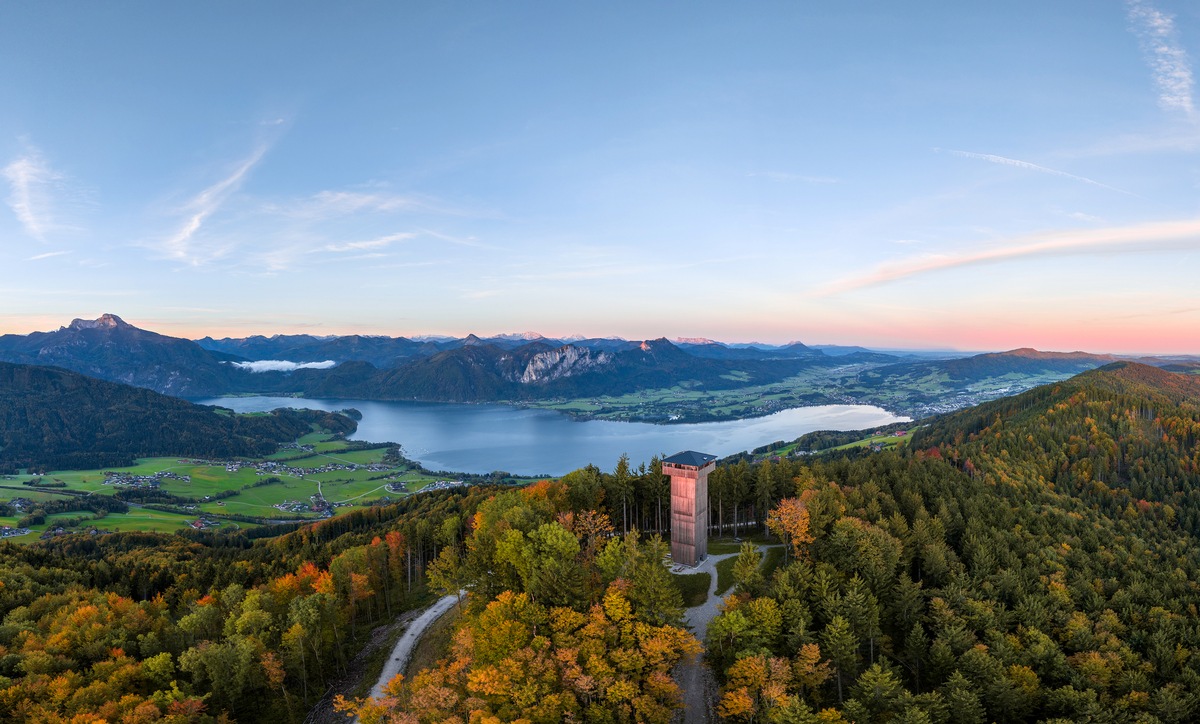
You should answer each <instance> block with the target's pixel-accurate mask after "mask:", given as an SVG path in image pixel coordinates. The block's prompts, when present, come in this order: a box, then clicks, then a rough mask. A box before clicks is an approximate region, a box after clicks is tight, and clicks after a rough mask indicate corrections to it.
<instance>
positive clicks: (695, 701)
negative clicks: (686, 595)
mask: <svg viewBox="0 0 1200 724" xmlns="http://www.w3.org/2000/svg"><path fill="white" fill-rule="evenodd" d="M758 550H759V552H762V550H763V546H759V547H758ZM737 555H738V554H737V553H722V554H721V555H710V556H709V557H707V558H705V559H704V560H703V561H701V562H700V565H698V566H696V567H695V568H685V567H683V566H679V567H678V568H677V571H676V572H678V573H681V574H691V573H708V574H710V575H711V576H712V581H711V582H710V583H709V584H708V598H707V599H705V601H704V603H702V604H700V605H699V606H694V607H692V608H689V609H687V610H685V611H684V612H683V620H684V622H685V623H687V625H688V627H689V628H691V629H692V633H694V634H696V638H698V639H700V642H701V643H704V637H705V636H706V635H707V634H708V622H709V621H712V620H713V619H714V618H716V616H717V608H718V607H719V606H720V605H721V601H722V598H721V597H720V596H718V595H717V563H718V562H719V561H723V560H725V559H726V558H733V557H735V556H737ZM673 674H674V678H675V683H677V684H679V688H680V689H681V690H682V691H683V714H682V719H680V718H679V717H676V719H677V720H681V721H683V723H684V724H703V723H705V722H710V721H716V720H717V715H716V713H715V712H713V711H712V705H713V703H715V702H716V699H717V680H716V679H715V678H714V677H713V673H712V669H710V668H708V666H707V665H706V664H705V663H704V659H703V656H702V655H701V656H693V657H691V658H690V659H688V660H687V661H683V662H680V664H679V665H678V666H676V667H675V671H674V672H673Z"/></svg>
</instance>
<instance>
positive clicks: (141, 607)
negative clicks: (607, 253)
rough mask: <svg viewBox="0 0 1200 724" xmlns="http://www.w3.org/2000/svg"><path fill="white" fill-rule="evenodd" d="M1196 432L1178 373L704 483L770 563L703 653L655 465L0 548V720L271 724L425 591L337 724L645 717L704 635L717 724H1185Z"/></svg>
mask: <svg viewBox="0 0 1200 724" xmlns="http://www.w3.org/2000/svg"><path fill="white" fill-rule="evenodd" d="M1197 425H1200V390H1198V389H1197V387H1196V385H1195V384H1194V382H1193V381H1192V380H1190V379H1187V378H1183V377H1180V376H1176V375H1172V374H1171V373H1166V372H1162V371H1160V370H1154V369H1150V368H1146V367H1142V366H1139V365H1124V364H1118V365H1112V366H1110V367H1108V368H1105V369H1101V370H1097V371H1094V372H1089V373H1087V374H1083V375H1080V376H1078V377H1076V378H1073V379H1072V380H1069V381H1066V382H1062V383H1059V384H1057V385H1054V386H1048V387H1044V388H1039V389H1037V390H1033V391H1031V392H1029V393H1026V394H1024V395H1021V396H1018V397H1015V398H1012V399H1009V400H1003V401H999V402H995V403H991V404H988V405H984V406H981V407H979V408H975V409H972V410H967V411H963V412H961V413H958V414H955V415H952V416H948V417H946V418H943V419H940V420H936V421H933V422H932V423H931V424H929V425H928V426H927V427H925V428H923V429H922V430H921V431H920V433H919V434H918V435H917V437H915V438H914V439H913V441H912V444H911V445H910V446H908V447H907V448H905V449H902V450H898V451H885V452H877V453H870V452H867V451H861V450H860V451H849V452H846V453H841V454H833V455H821V456H810V457H808V458H806V459H805V460H804V461H803V462H801V461H798V460H791V459H782V460H777V461H770V462H766V463H763V464H761V465H749V464H748V463H747V462H746V461H744V460H743V461H739V462H738V463H736V464H732V465H726V466H723V467H719V468H718V469H717V471H716V472H714V473H713V477H712V478H711V481H715V484H714V485H713V486H711V488H710V495H711V496H713V498H712V500H711V501H710V509H711V510H712V511H713V513H712V514H713V521H712V522H713V533H714V534H716V533H718V532H719V531H720V529H722V528H723V529H724V531H725V532H726V533H731V532H732V531H733V530H734V529H735V525H736V527H737V528H736V529H738V530H740V531H741V532H742V534H743V535H745V534H748V533H752V532H758V533H762V532H764V530H766V529H769V530H771V531H772V532H773V533H774V534H776V535H777V536H779V539H778V540H779V542H780V543H782V544H784V545H785V546H786V551H787V556H786V558H785V559H784V560H783V561H782V562H778V561H777V564H776V565H773V566H772V568H771V569H770V570H767V569H765V568H762V567H760V565H759V564H760V562H759V561H758V560H757V559H756V557H757V555H758V554H757V553H756V552H755V551H753V550H752V549H746V550H745V552H744V553H743V556H742V558H741V559H739V561H738V564H737V565H735V566H734V568H733V571H734V577H735V578H736V580H737V585H736V588H735V589H734V590H733V592H732V593H731V594H730V595H729V596H727V597H726V598H725V600H724V602H723V604H722V609H721V613H720V614H719V615H718V616H717V618H715V619H714V620H713V621H712V622H711V623H710V624H709V627H708V635H707V637H706V640H705V641H703V642H697V641H696V640H695V639H694V638H693V637H692V636H691V635H690V634H688V632H687V631H686V630H685V629H683V628H681V627H680V625H679V624H680V621H681V618H680V614H681V608H682V605H683V604H682V600H681V598H680V592H679V590H678V588H677V587H676V586H675V585H674V582H673V579H672V578H671V576H670V574H669V573H668V572H667V570H666V569H665V568H664V567H663V565H662V555H663V552H664V548H663V545H662V543H661V542H660V541H659V540H658V538H657V537H656V533H659V532H660V533H661V534H662V536H663V537H666V536H667V535H669V531H667V529H666V525H667V519H668V518H669V516H663V515H661V513H662V511H663V510H664V508H663V507H661V504H660V499H661V496H662V490H663V485H662V482H663V479H662V476H661V475H660V474H659V471H658V469H657V466H656V465H651V466H649V468H646V469H642V468H639V469H636V470H631V469H630V468H629V466H628V465H627V464H625V463H624V461H622V462H620V463H618V465H617V466H616V468H615V469H614V471H613V472H612V473H607V472H602V471H600V470H599V469H598V468H594V467H588V468H583V469H580V470H578V471H576V472H574V473H571V474H570V475H567V476H565V477H564V478H563V480H562V481H559V482H543V483H537V484H534V485H532V486H529V487H527V488H524V489H521V490H495V489H493V490H481V489H472V490H471V491H469V492H457V493H439V494H432V495H429V496H417V497H415V498H412V499H410V500H408V501H406V503H405V504H403V505H401V506H393V507H390V508H378V509H372V510H370V511H366V512H362V513H354V514H352V515H351V516H345V517H338V518H334V519H332V520H330V521H326V522H325V523H322V524H319V525H317V526H315V527H308V528H303V529H301V530H298V531H296V532H293V533H289V534H288V535H285V536H282V537H278V538H273V539H262V540H256V541H251V540H249V538H248V537H247V536H246V535H245V534H240V535H239V536H234V537H232V538H230V537H222V536H218V535H213V534H203V535H189V536H175V537H167V536H148V535H144V534H142V535H139V534H125V535H112V536H104V537H100V538H83V537H66V538H63V539H59V540H57V541H54V542H53V543H50V544H40V545H35V546H30V547H25V548H18V547H16V546H10V545H0V562H2V564H3V565H0V583H3V587H0V611H2V612H3V622H2V623H0V677H3V678H0V719H14V720H41V721H68V720H71V718H72V717H76V716H81V715H93V716H104V717H107V718H108V720H109V721H152V720H154V719H155V718H156V717H160V716H161V717H165V719H163V720H166V721H193V720H204V719H205V718H208V717H218V716H222V715H227V716H229V717H232V718H234V719H236V720H238V721H247V722H250V721H288V720H296V721H298V720H300V719H302V718H303V712H304V711H305V710H306V708H307V707H308V706H310V705H311V704H313V703H314V702H315V700H316V699H317V698H319V696H320V693H321V692H323V691H324V687H325V686H327V682H328V681H329V680H330V679H331V678H332V677H334V676H335V675H336V674H337V673H338V672H339V671H340V670H342V669H343V667H344V666H345V662H346V660H347V659H348V658H349V657H351V656H352V655H353V653H354V651H356V650H357V648H358V647H360V646H361V645H362V641H363V640H364V635H365V631H366V630H368V629H369V628H370V627H371V626H373V625H376V624H377V623H379V622H382V621H386V620H390V618H391V617H392V616H394V615H395V613H396V612H397V611H399V610H401V609H403V608H405V607H409V606H412V605H415V604H417V603H418V602H419V600H421V599H420V598H419V596H420V595H421V593H422V592H423V588H422V586H423V581H424V580H425V579H426V578H427V579H428V582H429V585H430V587H431V588H432V589H433V590H440V591H444V592H450V591H458V590H460V589H464V590H466V591H467V592H468V593H467V595H466V596H465V598H464V600H463V601H462V607H463V615H462V616H461V617H460V619H459V622H458V624H457V628H456V632H455V633H454V635H453V638H452V643H451V645H450V649H449V651H448V652H447V655H446V659H445V661H444V662H443V664H442V665H441V666H439V667H437V668H434V669H430V670H428V671H425V672H423V673H419V674H417V675H415V676H414V677H413V678H412V679H411V680H398V681H396V682H394V683H393V685H392V686H391V687H390V689H389V696H388V697H387V698H385V699H383V700H381V701H377V702H363V703H358V704H356V703H355V702H353V701H347V702H345V706H349V707H351V708H357V709H358V710H360V711H361V713H362V714H363V715H364V721H396V722H406V723H408V722H442V721H463V722H466V721H480V722H483V721H513V720H516V719H517V718H523V719H524V720H527V721H531V722H556V721H563V720H566V719H572V720H576V721H598V722H633V721H646V722H666V721H670V719H671V717H672V715H673V712H674V711H675V709H676V707H677V705H678V698H679V694H680V690H679V685H678V684H677V683H676V682H675V681H673V679H672V677H671V676H670V672H671V670H672V667H673V665H674V664H675V663H677V662H678V661H680V660H681V659H682V658H683V657H686V656H689V655H691V654H692V652H694V651H696V650H697V649H698V647H699V645H700V644H701V643H702V644H703V646H704V648H705V656H706V658H707V660H708V662H709V663H710V664H711V665H712V667H713V669H714V671H715V674H716V677H717V680H718V682H719V689H720V690H719V692H718V693H717V698H716V700H715V701H714V707H715V710H716V711H717V712H718V713H719V714H720V715H721V716H722V717H723V718H724V719H725V720H728V721H744V722H817V721H824V722H837V721H854V722H929V723H930V724H952V723H954V724H957V723H959V722H971V723H983V722H990V721H998V722H1039V721H1048V722H1050V721H1053V722H1066V721H1081V722H1082V721H1090V722H1147V723H1150V722H1188V721H1195V720H1196V718H1197V717H1198V716H1200V613H1198V606H1200V584H1198V583H1197V581H1198V580H1200V556H1198V555H1197V551H1198V550H1200V539H1198V536H1197V533H1196V532H1194V530H1193V529H1194V523H1193V521H1194V520H1195V517H1196V515H1195V502H1194V499H1193V497H1192V496H1193V495H1194V488H1195V482H1196V480H1195V476H1196V474H1197V461H1198V460H1200V447H1198V446H1200V440H1198V439H1197V438H1196V436H1195V434H1194V432H1193V430H1195V429H1196V426H1197ZM735 520H736V524H735V523H734V521H735ZM635 529H636V530H637V531H640V533H639V532H635ZM626 531H628V532H626ZM267 534H269V532H268V533H267ZM769 560H774V557H769Z"/></svg>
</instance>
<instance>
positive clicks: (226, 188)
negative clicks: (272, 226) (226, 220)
mask: <svg viewBox="0 0 1200 724" xmlns="http://www.w3.org/2000/svg"><path fill="white" fill-rule="evenodd" d="M267 148H268V147H267V146H266V145H261V146H259V147H258V148H256V149H255V150H254V152H253V153H251V154H250V155H249V156H248V157H247V158H245V159H243V160H242V161H241V162H240V163H239V164H238V165H237V166H236V167H235V168H234V169H233V171H232V172H231V173H230V174H229V175H228V176H226V177H225V178H223V179H221V180H220V181H217V182H216V183H215V184H213V185H211V186H209V187H208V188H206V189H204V190H203V191H201V192H200V193H198V194H196V195H195V196H194V197H192V199H191V200H190V201H188V202H187V203H186V204H184V205H183V211H184V212H185V214H186V215H185V218H184V220H183V223H182V224H180V226H179V228H178V229H177V230H176V231H175V233H174V234H171V236H169V237H167V238H166V239H164V240H163V242H162V246H161V250H162V252H163V253H164V254H165V255H166V256H167V257H168V258H171V259H178V260H180V261H185V262H187V263H189V264H192V265H193V266H195V265H198V264H200V263H201V262H202V261H203V260H204V258H205V257H204V256H202V255H198V254H196V253H194V250H193V248H192V239H193V237H194V236H195V235H196V233H197V232H198V231H200V228H201V227H202V226H203V225H204V222H205V221H207V220H208V218H209V217H211V216H212V215H213V214H215V213H216V212H217V211H218V210H220V208H221V206H222V205H224V204H225V202H226V201H227V200H228V199H229V197H230V196H232V195H233V194H234V193H235V192H236V191H237V190H238V189H239V188H240V187H241V185H242V183H243V182H244V181H245V180H246V177H247V176H249V175H250V172H251V171H252V170H253V169H254V167H255V166H257V165H258V163H259V162H260V161H262V159H263V156H265V155H266V153H267Z"/></svg>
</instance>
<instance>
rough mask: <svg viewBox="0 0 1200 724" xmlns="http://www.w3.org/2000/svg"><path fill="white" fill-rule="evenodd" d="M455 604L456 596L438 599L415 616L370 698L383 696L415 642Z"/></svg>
mask: <svg viewBox="0 0 1200 724" xmlns="http://www.w3.org/2000/svg"><path fill="white" fill-rule="evenodd" d="M457 602H458V597H457V596H444V597H442V598H439V599H438V600H437V603H435V604H433V605H432V606H430V607H429V608H427V609H425V611H424V612H422V613H421V615H420V616H417V620H415V621H413V622H412V624H410V625H409V627H408V628H407V629H405V631H404V633H403V634H401V636H400V640H399V641H397V642H396V648H394V649H392V655H391V656H389V657H388V660H387V662H386V663H384V665H383V672H382V673H381V674H379V681H377V682H375V687H374V688H372V689H371V696H372V697H374V698H376V699H379V698H381V697H382V696H383V687H384V686H387V683H388V682H389V681H391V680H392V678H393V677H395V676H396V674H399V673H401V672H402V671H404V666H405V665H406V664H408V658H409V657H410V656H412V650H413V647H414V646H416V645H417V641H420V640H421V634H423V633H425V629H427V628H429V625H430V624H432V623H433V622H434V621H436V620H438V619H439V618H441V617H442V616H443V615H445V614H446V612H447V611H449V610H450V609H452V608H454V604H455V603H457Z"/></svg>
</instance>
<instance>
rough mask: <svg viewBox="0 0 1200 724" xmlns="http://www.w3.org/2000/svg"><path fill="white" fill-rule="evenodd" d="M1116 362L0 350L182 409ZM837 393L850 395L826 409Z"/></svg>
mask: <svg viewBox="0 0 1200 724" xmlns="http://www.w3.org/2000/svg"><path fill="white" fill-rule="evenodd" d="M1115 359H1116V358H1115V357H1113V356H1110V355H1096V354H1090V353H1085V352H1071V353H1055V352H1039V351H1036V350H1030V349H1019V350H1012V351H1010V352H1002V353H988V354H981V355H973V356H968V357H961V358H957V359H953V358H952V359H929V358H921V357H917V356H912V355H906V356H900V355H896V354H886V353H882V352H876V351H872V350H869V349H866V348H848V347H839V348H830V350H829V352H828V353H827V352H826V351H823V350H822V349H819V348H814V347H809V346H807V345H805V344H803V343H801V342H793V343H790V344H787V345H782V346H772V345H764V344H738V345H730V344H723V343H721V342H716V341H713V340H708V339H683V340H676V341H675V342H671V341H669V340H667V339H665V338H660V339H654V340H642V341H637V340H624V339H619V338H587V339H575V338H573V339H551V338H546V337H542V336H541V335H538V334H535V333H525V334H518V335H501V336H496V337H488V338H481V337H478V336H476V335H468V336H467V337H462V338H442V337H427V338H422V339H410V338H406V337H385V336H366V335H346V336H330V337H318V336H312V335H275V336H271V337H265V336H252V337H245V338H240V339H234V338H223V339H213V338H211V337H204V338H203V339H200V340H195V341H193V340H188V339H181V338H176V337H169V336H166V335H162V334H158V333H155V332H151V331H148V330H144V329H140V328H138V327H135V326H133V325H131V324H128V323H126V322H125V321H123V320H122V319H121V318H120V317H118V316H116V315H113V314H105V315H103V316H101V317H99V318H98V319H95V320H84V319H76V320H73V321H72V322H71V323H70V324H69V325H67V326H64V327H61V328H59V329H58V330H56V331H53V332H34V333H32V334H28V335H15V334H8V335H3V336H0V361H5V362H12V363H18V364H32V365H42V366H56V367H61V368H64V369H68V370H72V371H75V372H79V373H81V374H84V375H88V376H91V377H96V378H99V379H104V380H110V381H115V382H122V383H126V384H130V385H134V386H137V387H144V388H147V389H151V390H154V391H156V392H160V393H163V394H169V395H173V396H177V397H186V398H200V397H210V396H216V395H223V394H239V393H268V394H301V395H305V396H309V397H326V398H359V399H376V400H422V401H439V402H482V401H509V402H523V401H525V402H527V401H537V400H550V399H578V398H591V397H597V396H603V395H622V394H627V393H630V392H637V391H642V390H651V389H667V388H673V387H677V386H682V387H686V388H687V389H689V390H702V391H720V390H733V389H741V388H747V387H756V386H763V385H785V386H786V385H788V384H790V383H789V382H787V381H789V380H791V379H792V378H794V377H796V376H797V375H804V376H805V378H806V379H807V380H809V381H810V382H809V384H811V385H812V388H811V390H816V391H817V392H818V393H819V394H820V395H824V397H813V398H811V399H826V400H829V401H836V400H838V399H846V401H864V402H874V403H876V404H883V405H884V406H887V403H888V397H887V395H886V394H885V392H886V391H887V390H890V389H894V388H898V387H904V388H905V389H908V390H909V391H910V392H911V393H912V394H910V398H911V399H915V400H916V401H917V402H919V403H922V404H925V403H931V402H932V403H936V402H938V401H939V400H941V399H942V398H945V397H947V396H949V395H951V394H959V395H961V394H962V393H963V391H964V390H965V391H969V390H971V389H972V386H977V385H979V384H980V383H982V382H987V383H989V384H991V385H992V386H993V387H995V386H996V382H997V381H998V380H999V381H1003V380H1006V379H1014V380H1017V379H1022V378H1025V377H1036V378H1037V379H1038V381H1039V382H1044V381H1047V380H1048V379H1049V380H1052V379H1061V378H1065V377H1068V376H1070V375H1073V374H1076V373H1078V372H1082V371H1085V370H1088V369H1093V368H1095V367H1099V366H1101V365H1105V364H1108V363H1110V362H1113V361H1114V360H1115ZM1144 361H1148V362H1150V363H1152V364H1159V365H1161V366H1167V365H1170V366H1172V368H1175V369H1187V368H1188V367H1189V365H1190V364H1192V363H1194V361H1193V360H1186V359H1184V360H1181V359H1178V358H1171V359H1166V358H1164V359H1161V360H1156V359H1149V360H1144ZM813 380H815V382H813ZM842 388H845V389H847V390H850V391H849V392H847V393H846V395H842V396H840V397H839V394H840V390H841V389H842ZM1000 389H1001V390H1002V391H1003V389H1005V388H1000ZM811 390H810V391H811ZM1013 391H1019V389H1016V390H1013ZM814 394H816V393H814Z"/></svg>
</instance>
